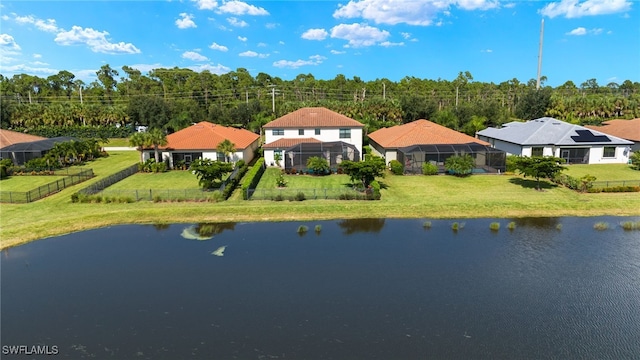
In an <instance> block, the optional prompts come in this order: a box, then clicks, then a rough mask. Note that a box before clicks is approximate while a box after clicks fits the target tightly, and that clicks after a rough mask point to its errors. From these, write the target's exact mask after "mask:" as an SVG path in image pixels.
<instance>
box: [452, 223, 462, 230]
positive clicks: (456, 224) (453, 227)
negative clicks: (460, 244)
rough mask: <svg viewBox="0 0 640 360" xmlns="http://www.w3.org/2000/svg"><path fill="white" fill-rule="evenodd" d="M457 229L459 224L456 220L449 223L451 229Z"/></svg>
mask: <svg viewBox="0 0 640 360" xmlns="http://www.w3.org/2000/svg"><path fill="white" fill-rule="evenodd" d="M458 229H460V224H458V222H454V223H453V224H451V230H453V231H458Z"/></svg>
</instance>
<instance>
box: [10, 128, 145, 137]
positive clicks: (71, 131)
mask: <svg viewBox="0 0 640 360" xmlns="http://www.w3.org/2000/svg"><path fill="white" fill-rule="evenodd" d="M13 130H14V131H19V132H27V129H26V128H16V129H13ZM133 132H134V130H133V128H132V127H130V126H121V127H119V128H117V127H115V126H82V125H69V126H46V125H40V126H37V127H33V128H29V129H28V133H29V134H31V135H38V136H42V137H46V138H54V137H59V136H71V137H75V138H80V139H100V140H106V139H109V138H126V137H129V136H131V134H133Z"/></svg>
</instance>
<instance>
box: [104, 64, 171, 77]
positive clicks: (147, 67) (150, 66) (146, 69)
mask: <svg viewBox="0 0 640 360" xmlns="http://www.w3.org/2000/svg"><path fill="white" fill-rule="evenodd" d="M130 67H132V68H134V69H137V70H140V72H142V73H148V72H149V71H151V70H153V69H161V68H166V66H163V65H162V64H135V65H130ZM96 71H97V70H94V71H93V72H94V75H95V72H96Z"/></svg>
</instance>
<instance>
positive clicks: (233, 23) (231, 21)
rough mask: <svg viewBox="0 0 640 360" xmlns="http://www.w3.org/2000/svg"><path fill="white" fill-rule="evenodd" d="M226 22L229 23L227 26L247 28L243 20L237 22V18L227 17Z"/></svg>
mask: <svg viewBox="0 0 640 360" xmlns="http://www.w3.org/2000/svg"><path fill="white" fill-rule="evenodd" d="M227 21H228V22H229V24H230V25H231V26H235V27H245V26H249V24H247V22H246V21H244V20H239V19H238V18H235V17H229V18H227Z"/></svg>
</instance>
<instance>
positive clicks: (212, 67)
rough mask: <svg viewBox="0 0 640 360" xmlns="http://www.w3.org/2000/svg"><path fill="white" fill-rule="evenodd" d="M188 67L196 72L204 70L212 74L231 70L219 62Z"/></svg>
mask: <svg viewBox="0 0 640 360" xmlns="http://www.w3.org/2000/svg"><path fill="white" fill-rule="evenodd" d="M189 69H191V70H193V71H196V72H202V71H205V70H206V71H209V72H210V73H212V74H217V75H221V74H226V73H228V72H229V71H231V68H229V67H227V66H224V65H221V64H218V65H212V64H203V65H196V66H189Z"/></svg>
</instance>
